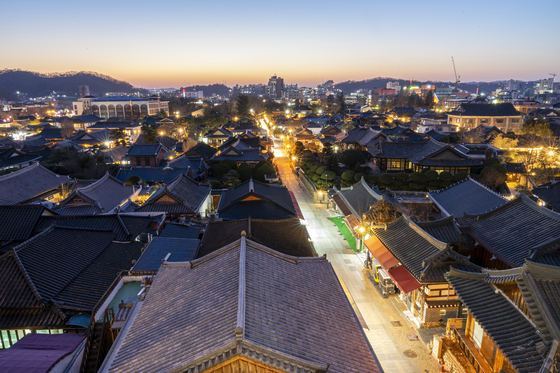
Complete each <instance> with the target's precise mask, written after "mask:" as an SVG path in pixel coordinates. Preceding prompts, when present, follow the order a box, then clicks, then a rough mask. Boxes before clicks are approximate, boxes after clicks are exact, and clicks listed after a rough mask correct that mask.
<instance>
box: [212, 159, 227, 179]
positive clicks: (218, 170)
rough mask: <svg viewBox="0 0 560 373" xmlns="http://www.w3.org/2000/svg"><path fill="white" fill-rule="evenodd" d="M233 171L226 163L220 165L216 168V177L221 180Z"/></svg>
mask: <svg viewBox="0 0 560 373" xmlns="http://www.w3.org/2000/svg"><path fill="white" fill-rule="evenodd" d="M230 170H231V167H230V166H229V165H228V164H226V163H221V162H220V163H218V164H217V165H215V166H214V175H216V177H219V178H220V179H221V178H222V176H224V175H225V174H226V173H227V172H228V171H230Z"/></svg>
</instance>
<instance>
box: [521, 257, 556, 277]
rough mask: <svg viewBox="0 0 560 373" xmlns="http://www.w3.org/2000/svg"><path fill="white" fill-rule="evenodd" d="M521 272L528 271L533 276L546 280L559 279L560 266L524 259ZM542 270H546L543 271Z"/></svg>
mask: <svg viewBox="0 0 560 373" xmlns="http://www.w3.org/2000/svg"><path fill="white" fill-rule="evenodd" d="M521 268H523V269H524V270H523V272H524V273H525V272H529V273H531V275H533V277H535V278H538V279H546V280H560V267H558V266H555V265H551V264H545V263H539V262H534V261H532V260H531V259H525V265H524V266H523V267H521ZM542 271H544V272H546V273H543V272H542Z"/></svg>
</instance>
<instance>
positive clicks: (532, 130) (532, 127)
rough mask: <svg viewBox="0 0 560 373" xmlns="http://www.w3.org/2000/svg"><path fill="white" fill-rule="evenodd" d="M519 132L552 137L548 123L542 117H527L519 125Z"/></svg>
mask: <svg viewBox="0 0 560 373" xmlns="http://www.w3.org/2000/svg"><path fill="white" fill-rule="evenodd" d="M521 134H523V135H525V134H530V135H535V136H540V137H552V131H551V130H550V124H549V123H548V122H547V121H546V120H544V119H527V120H526V121H525V123H523V126H522V127H521Z"/></svg>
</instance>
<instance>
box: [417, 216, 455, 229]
mask: <svg viewBox="0 0 560 373" xmlns="http://www.w3.org/2000/svg"><path fill="white" fill-rule="evenodd" d="M449 221H452V222H455V218H454V217H453V215H449V216H446V217H445V218H441V219H436V220H432V221H419V222H418V223H416V225H418V226H419V227H422V226H428V227H429V226H434V225H440V224H443V223H447V222H449Z"/></svg>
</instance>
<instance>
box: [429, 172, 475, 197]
mask: <svg viewBox="0 0 560 373" xmlns="http://www.w3.org/2000/svg"><path fill="white" fill-rule="evenodd" d="M469 178H470V176H467V177H466V178H464V179H463V180H459V181H456V182H454V183H453V184H451V185H448V186H446V187H445V188H441V189H437V190H432V191H430V192H428V194H430V195H432V194H437V193H440V192H443V191H445V190H448V189H451V188H453V187H454V186H456V185H459V184H462V183H464V182H465V181H467V180H469Z"/></svg>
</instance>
